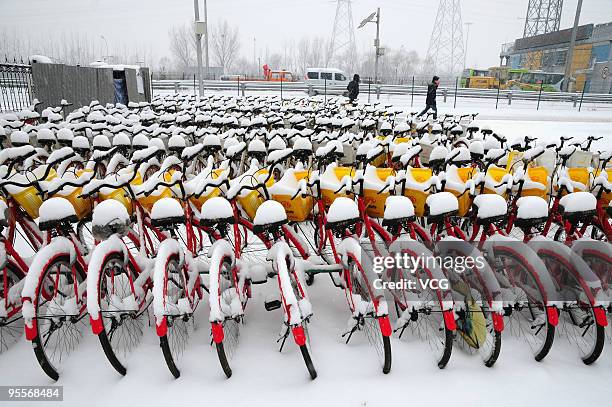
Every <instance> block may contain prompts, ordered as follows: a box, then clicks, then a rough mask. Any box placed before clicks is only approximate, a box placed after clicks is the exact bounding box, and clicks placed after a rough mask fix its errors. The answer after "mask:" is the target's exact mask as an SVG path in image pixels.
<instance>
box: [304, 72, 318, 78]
mask: <svg viewBox="0 0 612 407" xmlns="http://www.w3.org/2000/svg"><path fill="white" fill-rule="evenodd" d="M306 75H307V76H308V79H319V73H318V72H308V73H307V74H306Z"/></svg>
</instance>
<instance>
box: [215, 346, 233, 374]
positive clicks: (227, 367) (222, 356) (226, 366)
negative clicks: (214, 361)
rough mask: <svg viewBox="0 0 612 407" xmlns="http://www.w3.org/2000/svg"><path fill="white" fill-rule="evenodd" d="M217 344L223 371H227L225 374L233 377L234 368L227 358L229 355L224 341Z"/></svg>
mask: <svg viewBox="0 0 612 407" xmlns="http://www.w3.org/2000/svg"><path fill="white" fill-rule="evenodd" d="M215 345H216V346H215V347H216V349H217V357H218V358H219V363H220V364H221V368H222V369H223V373H225V376H226V377H227V378H228V379H229V378H230V377H232V368H231V367H230V364H229V361H228V360H227V355H226V354H225V348H224V347H223V342H219V343H216V344H215Z"/></svg>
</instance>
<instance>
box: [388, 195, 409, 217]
mask: <svg viewBox="0 0 612 407" xmlns="http://www.w3.org/2000/svg"><path fill="white" fill-rule="evenodd" d="M413 216H414V205H413V204H412V201H411V200H410V199H409V198H408V197H405V196H402V195H392V196H389V197H387V200H386V201H385V216H384V218H385V219H387V220H393V219H402V218H411V217H413Z"/></svg>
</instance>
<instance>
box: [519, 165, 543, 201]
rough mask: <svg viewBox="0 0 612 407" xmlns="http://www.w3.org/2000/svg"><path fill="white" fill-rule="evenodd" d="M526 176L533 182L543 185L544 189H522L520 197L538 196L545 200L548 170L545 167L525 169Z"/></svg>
mask: <svg viewBox="0 0 612 407" xmlns="http://www.w3.org/2000/svg"><path fill="white" fill-rule="evenodd" d="M527 174H528V175H529V178H530V179H531V181H533V182H537V183H540V184H542V185H544V189H538V188H523V191H522V193H521V196H539V197H540V198H544V199H546V195H547V191H548V170H547V169H546V168H545V167H531V168H527Z"/></svg>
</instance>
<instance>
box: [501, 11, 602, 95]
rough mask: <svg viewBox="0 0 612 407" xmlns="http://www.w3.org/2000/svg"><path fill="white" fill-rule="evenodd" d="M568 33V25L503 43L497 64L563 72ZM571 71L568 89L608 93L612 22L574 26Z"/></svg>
mask: <svg viewBox="0 0 612 407" xmlns="http://www.w3.org/2000/svg"><path fill="white" fill-rule="evenodd" d="M571 35H572V29H571V28H570V29H566V30H560V31H555V32H551V33H548V34H542V35H536V36H534V37H528V38H519V39H517V40H515V41H514V42H513V43H509V44H504V45H503V46H502V52H501V54H500V58H501V64H502V66H505V67H508V68H510V69H528V70H530V71H543V72H548V73H559V74H563V73H564V72H565V66H566V64H567V63H568V61H567V54H568V49H569V44H570V41H571ZM571 75H572V78H573V80H574V81H575V82H573V83H572V85H571V86H570V89H573V90H575V91H578V92H581V91H582V90H583V88H585V86H586V89H585V91H586V92H592V93H612V22H611V23H607V24H598V25H594V24H587V25H582V26H580V27H578V33H577V36H576V47H575V48H574V56H573V58H572V61H571Z"/></svg>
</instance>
